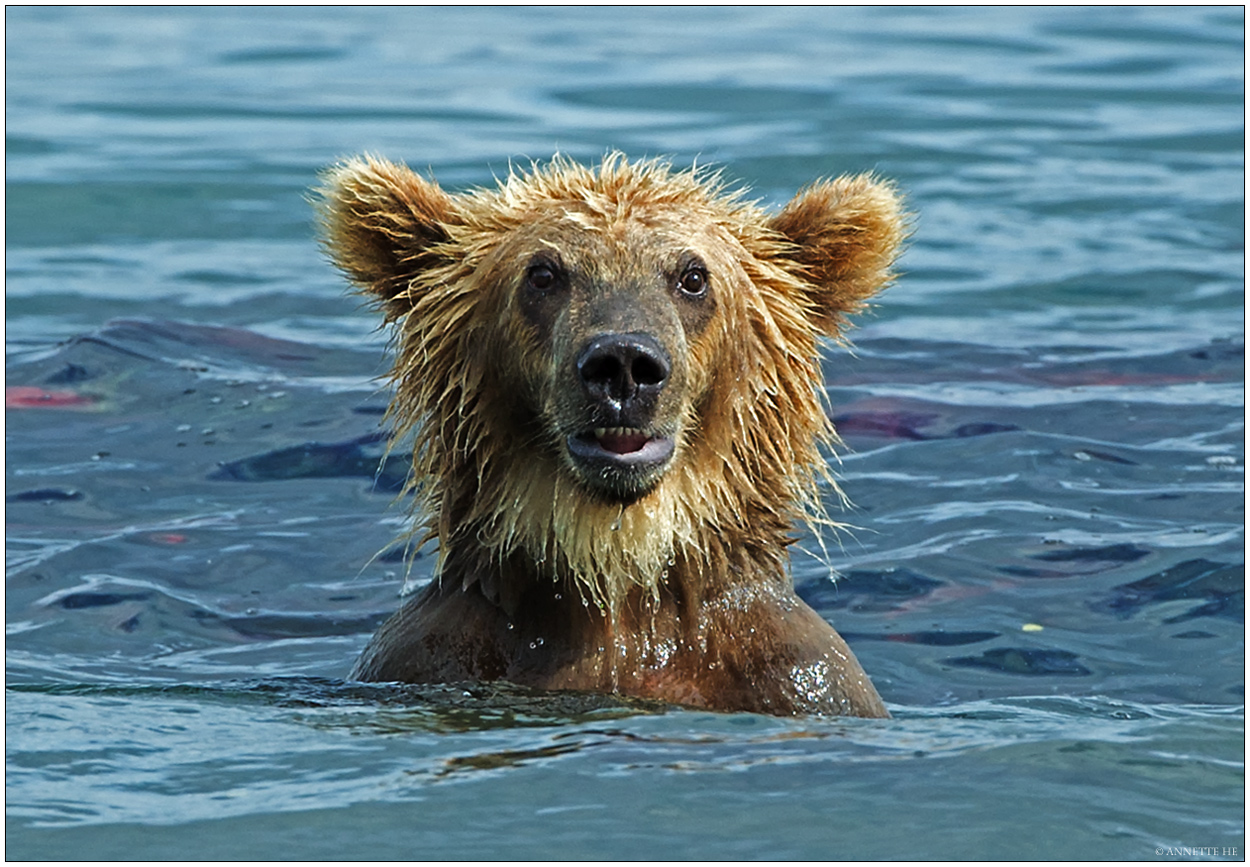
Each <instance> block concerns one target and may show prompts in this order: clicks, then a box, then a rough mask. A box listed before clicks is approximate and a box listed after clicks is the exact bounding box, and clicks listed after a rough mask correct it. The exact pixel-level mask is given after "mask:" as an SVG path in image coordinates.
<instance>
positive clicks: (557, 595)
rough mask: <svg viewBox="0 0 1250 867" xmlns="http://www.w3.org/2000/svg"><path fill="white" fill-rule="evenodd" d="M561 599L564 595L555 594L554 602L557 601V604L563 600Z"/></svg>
mask: <svg viewBox="0 0 1250 867" xmlns="http://www.w3.org/2000/svg"><path fill="white" fill-rule="evenodd" d="M563 598H564V594H562V593H557V594H556V601H557V602H559V601H560V600H561V599H563Z"/></svg>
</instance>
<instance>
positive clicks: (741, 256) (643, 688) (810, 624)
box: [321, 154, 904, 716]
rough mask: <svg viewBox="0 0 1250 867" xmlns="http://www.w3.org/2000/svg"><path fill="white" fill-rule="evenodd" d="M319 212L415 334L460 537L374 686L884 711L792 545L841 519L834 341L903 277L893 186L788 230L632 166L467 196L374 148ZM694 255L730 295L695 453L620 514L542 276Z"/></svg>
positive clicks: (686, 327) (614, 161) (432, 455)
mask: <svg viewBox="0 0 1250 867" xmlns="http://www.w3.org/2000/svg"><path fill="white" fill-rule="evenodd" d="M321 196H322V200H321V201H322V204H321V218H322V223H323V227H324V229H323V231H324V238H325V243H326V246H327V249H328V250H329V252H330V255H331V256H332V258H333V259H334V261H335V262H336V263H337V264H338V265H339V267H340V268H342V269H343V270H344V271H345V272H346V274H347V275H348V276H349V277H350V278H351V279H352V280H353V281H354V282H355V283H356V284H357V285H359V286H360V287H361V288H362V290H364V291H365V292H366V293H368V294H369V295H370V296H371V297H373V298H374V299H375V300H376V301H377V302H378V303H379V305H380V306H381V309H382V310H383V312H384V314H385V316H386V319H387V321H388V322H389V323H393V325H394V326H395V334H396V353H395V365H394V370H393V371H392V378H393V380H394V382H395V387H396V391H395V397H394V400H393V402H392V405H391V408H390V420H391V422H392V424H393V425H394V426H395V428H396V435H397V437H402V436H404V435H406V434H411V435H412V436H413V439H414V442H415V448H414V453H413V473H412V477H411V480H410V482H409V486H410V489H411V490H412V491H413V493H414V494H415V495H416V500H415V504H414V509H415V512H416V514H417V516H418V522H419V523H418V526H419V528H420V530H422V531H424V532H423V535H422V536H421V537H420V538H418V539H416V540H415V541H417V542H418V543H420V542H423V541H426V540H429V539H434V540H436V541H437V542H438V547H439V566H438V571H437V576H436V578H435V581H434V582H432V584H431V585H429V586H428V587H427V588H425V589H424V591H423V592H422V593H421V594H419V595H418V596H417V597H416V598H415V599H413V600H410V601H408V602H407V603H406V604H405V606H404V607H403V609H401V611H400V612H399V613H398V614H397V615H396V616H395V617H394V618H393V619H392V620H391V621H389V622H388V623H387V624H386V625H384V626H383V627H382V629H381V630H379V633H378V635H377V636H375V638H374V640H373V641H372V642H371V644H370V647H369V648H368V649H367V650H366V652H365V654H364V656H363V657H362V659H361V661H360V663H358V667H357V676H359V677H361V678H362V679H372V680H383V679H389V680H410V681H427V682H428V681H451V680H485V679H498V678H504V679H508V680H512V681H515V682H519V683H527V684H531V685H534V686H540V687H545V688H575V689H598V690H604V691H618V692H622V693H626V694H633V695H641V696H646V697H655V698H661V699H666V700H669V701H675V702H679V703H684V704H691V705H700V706H706V707H712V708H718V709H724V710H740V709H741V710H757V711H765V712H772V713H795V712H827V713H854V714H859V715H867V716H876V715H884V713H885V711H884V707H883V706H882V705H881V702H880V699H879V698H878V697H877V695H876V692H875V690H873V688H872V686H871V684H870V683H869V682H868V681H867V678H866V677H865V676H864V675H863V672H862V670H861V669H860V668H859V666H858V663H857V662H856V661H855V660H854V657H853V655H851V653H850V651H849V650H848V649H847V648H846V646H845V644H844V643H842V641H841V639H840V638H839V637H838V636H837V634H836V633H835V632H834V631H833V629H832V628H831V627H829V626H828V624H826V623H825V622H824V621H823V620H822V619H821V618H820V617H819V616H818V615H816V614H815V612H812V611H811V610H810V609H809V608H808V607H807V606H806V605H805V604H804V603H802V602H801V601H800V600H799V599H798V598H797V597H796V596H795V595H794V593H793V588H792V582H791V579H790V577H789V574H788V569H787V567H788V552H787V548H788V546H789V545H790V544H791V542H792V541H793V540H792V535H791V534H792V532H793V528H794V526H795V524H796V523H798V522H807V523H809V524H811V525H813V526H814V527H815V528H816V529H817V530H818V531H819V529H820V527H821V526H828V525H830V522H829V520H828V518H827V516H825V514H824V512H823V509H822V506H821V503H822V496H821V487H822V486H824V485H827V486H829V488H830V489H831V490H833V491H835V492H836V487H835V486H834V485H833V482H832V480H831V479H830V478H829V476H828V471H827V465H826V461H825V459H824V457H823V456H822V452H821V449H822V447H825V446H828V445H830V444H831V443H832V442H833V441H834V439H835V433H834V431H833V428H832V425H831V423H830V421H829V418H828V415H827V413H826V412H825V407H824V405H823V388H822V383H821V375H820V367H819V361H818V355H819V345H818V338H819V337H820V336H821V335H827V336H833V337H837V336H839V335H840V334H841V331H842V329H843V328H844V327H845V323H846V317H847V316H849V315H850V314H853V313H855V312H858V311H859V310H860V309H861V308H862V307H863V305H864V302H865V300H866V299H867V298H868V297H869V296H871V295H872V294H873V293H874V292H876V291H878V290H879V289H880V288H882V287H883V286H884V285H886V284H887V283H888V282H889V280H890V279H891V273H890V268H891V265H892V262H893V260H894V257H895V256H896V254H897V250H898V247H899V244H900V243H901V241H902V238H903V235H904V224H903V220H902V216H901V212H900V207H899V202H898V199H897V196H896V195H895V193H894V191H893V189H892V188H891V187H890V186H889V185H888V184H885V183H883V182H880V181H878V180H875V179H873V178H871V177H867V176H860V177H853V178H840V179H837V180H834V181H827V182H822V183H818V184H815V185H813V186H812V187H809V188H808V189H806V190H804V191H802V192H801V193H800V194H799V195H798V196H796V197H795V199H794V200H793V201H792V202H791V203H790V204H789V205H787V206H786V207H785V208H784V209H783V210H782V211H781V212H780V213H779V214H776V215H768V214H766V213H765V212H763V211H761V210H760V209H758V208H756V207H755V206H753V205H751V204H749V203H746V202H744V201H743V200H742V198H741V196H740V195H738V194H735V193H733V192H730V191H727V190H726V189H725V188H724V187H723V185H722V184H721V183H720V182H719V179H718V178H717V177H716V176H714V175H709V174H706V173H701V172H696V171H673V170H672V169H670V168H669V167H668V166H667V165H665V164H663V163H659V162H643V163H630V162H628V161H627V160H625V159H624V158H623V157H622V156H621V155H619V154H612V155H609V156H608V157H607V158H606V159H605V160H604V161H603V162H602V164H600V165H599V166H596V167H584V166H581V165H578V164H576V163H573V162H571V161H568V160H564V159H560V158H557V159H556V160H553V161H552V162H551V163H549V164H547V165H546V166H542V167H539V166H535V167H533V168H532V169H531V170H530V171H528V172H521V171H516V172H513V173H512V174H510V175H509V176H508V178H507V179H505V180H504V181H502V182H501V183H500V184H499V185H498V187H497V188H493V189H483V190H476V191H472V192H469V193H465V194H459V195H455V196H452V195H448V194H447V193H445V192H444V191H442V190H441V188H439V187H438V186H437V185H436V184H435V183H433V182H431V181H428V180H425V179H423V178H421V177H419V176H418V175H416V174H414V173H412V172H411V171H409V170H408V169H407V168H405V167H403V166H399V165H395V164H392V163H389V162H386V161H383V160H380V159H375V158H360V159H354V160H350V161H348V162H346V163H343V164H342V165H340V166H337V167H335V168H334V169H332V170H330V171H329V172H328V173H327V175H326V177H325V183H324V186H323V188H322V190H321ZM690 249H694V250H697V252H698V253H699V254H700V255H701V256H702V258H703V260H704V261H706V263H707V267H708V271H709V273H711V274H712V275H713V276H714V278H715V281H716V283H715V288H716V290H717V294H716V296H715V304H714V308H713V309H712V310H711V312H710V313H708V312H706V311H704V312H702V313H700V314H699V316H700V317H702V318H700V319H699V320H698V321H697V322H695V323H694V325H691V324H690V323H691V321H692V319H691V316H693V314H690V316H687V318H686V319H683V320H682V323H683V327H681V328H672V329H670V331H672V335H671V341H670V342H671V343H673V345H674V346H677V347H678V348H679V349H680V350H681V351H682V355H681V358H680V359H679V360H680V367H681V370H680V377H678V376H676V375H675V376H674V380H675V382H679V384H678V385H675V386H674V387H673V388H672V389H671V391H672V392H673V396H672V397H671V398H666V399H668V400H670V401H680V405H679V406H676V407H675V408H673V409H672V410H671V412H672V413H674V414H675V415H676V420H675V421H674V425H676V426H678V433H677V437H676V439H677V444H676V455H675V457H674V459H673V462H672V464H671V466H670V467H669V469H668V471H667V472H666V473H664V475H663V476H662V477H661V478H660V479H659V480H658V482H657V483H656V484H655V486H654V487H653V488H651V489H650V490H649V491H647V492H646V493H645V494H643V495H642V496H641V497H639V498H637V499H636V501H629V502H625V501H620V500H613V499H612V498H610V497H605V496H603V495H602V493H601V492H598V491H594V490H591V489H588V487H587V485H586V484H585V479H584V478H580V477H579V476H578V473H577V472H576V471H575V468H574V467H573V466H572V465H571V464H570V462H569V459H568V456H567V454H566V453H565V451H564V449H563V447H562V442H561V441H560V437H559V436H558V434H559V423H560V420H561V418H562V417H563V416H562V413H563V414H564V415H567V411H566V408H565V407H564V406H563V404H562V403H561V401H562V400H563V399H564V395H565V394H566V393H567V391H568V384H567V382H566V377H565V374H564V373H563V372H562V369H556V368H557V367H558V365H556V364H555V362H554V361H553V357H557V356H559V352H558V351H556V350H553V349H552V347H553V346H554V347H557V350H558V347H559V346H560V345H562V344H561V343H560V341H561V340H562V339H564V337H565V335H563V334H561V333H556V334H543V333H541V331H542V329H541V328H536V327H535V326H534V324H533V321H532V320H527V318H526V316H525V315H524V314H523V311H521V310H520V309H519V307H520V304H521V302H520V301H519V300H518V298H519V297H520V295H519V292H518V288H517V287H518V281H519V279H520V276H519V275H521V274H523V273H524V271H525V268H526V265H527V263H528V262H529V261H530V259H531V257H533V256H534V255H535V254H536V253H537V252H539V251H542V250H549V251H551V253H552V255H556V256H563V257H566V258H569V259H570V260H573V261H578V262H580V263H582V265H583V267H584V268H588V269H591V270H593V271H594V274H595V278H596V279H597V280H600V281H601V282H602V283H603V284H604V285H607V286H610V287H617V289H618V290H619V287H620V286H623V285H626V284H629V285H633V284H632V283H630V281H637V283H638V285H639V286H644V285H650V284H649V283H647V282H646V281H647V279H649V278H647V277H646V275H647V274H648V273H650V271H654V270H655V268H656V267H658V266H656V265H654V264H652V263H653V262H659V263H663V262H668V261H675V259H674V257H677V256H680V255H682V251H683V250H690ZM614 291H617V290H614ZM639 297H640V298H643V299H644V300H645V301H646V303H648V304H654V303H657V302H655V301H653V300H652V297H651V296H648V295H646V294H645V293H641V294H640V296H639ZM656 297H659V296H656ZM709 306H710V305H709ZM644 312H645V311H644ZM655 312H659V311H658V309H657V310H656V311H655ZM686 313H687V312H683V313H682V315H683V316H685V315H686ZM626 315H627V314H626ZM566 318H567V317H566ZM669 318H670V319H672V318H673V317H672V316H670V317H669ZM575 336H576V335H575ZM836 495H840V493H838V494H836Z"/></svg>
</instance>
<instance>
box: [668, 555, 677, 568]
mask: <svg viewBox="0 0 1250 867" xmlns="http://www.w3.org/2000/svg"><path fill="white" fill-rule="evenodd" d="M668 565H670V566H676V565H677V560H676V559H675V558H673V557H669V558H668Z"/></svg>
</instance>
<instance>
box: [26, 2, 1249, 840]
mask: <svg viewBox="0 0 1250 867" xmlns="http://www.w3.org/2000/svg"><path fill="white" fill-rule="evenodd" d="M1243 16H1244V13H1243V10H1242V8H1241V7H1224V8H1217V9H1201V8H1190V7H1186V8H1150V9H1129V8H1118V7H1117V8H1098V9H1079V8H1052V9H1017V8H1011V9H980V8H978V9H967V10H959V11H952V10H941V9H921V10H917V9H843V8H793V9H762V8H759V9H756V8H740V7H739V8H732V9H711V8H687V9H660V8H641V9H620V8H615V9H515V8H506V9H504V8H451V9H383V10H364V9H323V8H311V9H307V8H306V9H296V8H290V9H276V10H274V9H268V10H266V9H250V8H232V9H149V8H136V9H103V8H95V9H77V10H71V9H52V8H14V7H9V8H7V9H6V12H5V21H6V161H5V166H6V253H7V256H6V276H7V283H6V304H7V314H6V349H7V367H6V386H7V388H6V404H7V407H8V412H7V413H6V419H7V439H6V458H7V460H6V501H7V541H6V563H7V592H8V595H7V605H6V615H7V616H6V623H7V644H6V662H7V668H6V685H7V690H6V706H5V719H6V809H7V832H6V833H7V855H8V857H9V858H82V857H91V858H249V859H252V858H255V859H263V858H374V857H393V858H504V857H510V858H603V857H650V858H657V857H658V858H819V859H826V858H875V857H882V858H884V857H893V858H969V857H979V858H1039V857H1054V858H1130V859H1139V858H1156V857H1162V858H1170V857H1175V856H1176V855H1178V854H1181V853H1182V852H1183V850H1182V847H1184V848H1185V849H1188V850H1190V851H1189V853H1188V854H1194V852H1193V850H1198V849H1201V850H1202V851H1200V852H1197V853H1196V854H1198V855H1199V856H1203V857H1215V858H1220V857H1230V856H1231V857H1237V858H1243V857H1244V854H1245V848H1244V846H1245V830H1244V820H1243V816H1244V761H1243V760H1244V711H1243V695H1244V687H1243V684H1244V553H1243V552H1244V510H1243V501H1244V499H1243V498H1244V486H1243V480H1244V475H1243V473H1244V387H1243V380H1244V349H1243V343H1244V294H1243V278H1244V243H1243V242H1244V224H1243V214H1244V197H1243V190H1244V165H1243V144H1244V123H1243V103H1244V82H1243V68H1244V50H1243V38H1244V17H1243ZM609 148H620V149H622V150H624V151H626V152H627V153H629V154H630V155H631V156H634V157H643V156H652V155H667V156H670V157H671V158H672V159H673V160H674V162H675V163H676V164H677V165H689V164H690V163H692V162H694V161H696V160H697V161H698V162H699V163H701V164H703V163H711V164H717V165H722V166H724V167H726V171H727V173H728V175H729V176H730V177H731V178H735V179H739V180H740V181H742V182H743V183H745V184H748V185H749V186H750V187H751V188H752V190H753V191H754V194H755V195H756V196H758V197H759V198H760V199H761V200H762V201H763V202H764V203H765V204H769V205H774V206H775V205H780V204H781V203H783V202H784V201H785V200H787V199H788V198H789V197H790V196H791V195H793V194H794V192H795V190H796V189H797V188H799V187H800V186H802V185H803V184H805V183H807V182H809V181H811V180H813V179H815V178H817V177H820V176H827V175H833V174H838V173H841V172H858V171H863V170H870V169H871V170H875V171H877V172H879V173H881V174H882V175H885V176H888V177H891V178H895V179H897V180H898V181H899V183H900V185H901V186H902V188H903V189H904V190H905V191H906V193H907V195H908V197H909V202H910V206H911V208H912V209H913V210H914V211H915V213H916V214H917V221H916V231H915V235H914V237H913V239H912V241H911V244H910V246H909V248H908V251H907V253H906V254H905V256H904V258H903V261H902V263H901V264H902V268H903V269H904V271H905V272H906V274H905V276H904V277H903V279H902V280H901V281H900V282H899V283H898V285H897V286H896V287H894V288H893V289H891V290H890V291H889V292H888V293H887V294H886V295H885V296H883V297H882V298H881V300H880V304H879V306H878V307H877V308H876V309H875V310H874V311H873V313H872V315H871V316H869V317H867V318H866V319H865V320H863V322H862V323H861V327H860V328H859V330H858V331H857V332H856V333H855V335H854V337H855V342H856V347H857V348H856V350H855V351H854V353H850V352H847V351H842V350H837V351H833V352H831V354H830V357H829V359H828V361H827V363H826V373H827V376H828V381H829V391H830V396H831V399H832V405H833V412H834V415H835V418H836V420H837V423H838V426H839V428H840V430H841V431H842V434H843V437H844V438H845V440H846V442H847V447H848V448H847V449H846V450H845V451H844V452H843V453H842V454H841V458H840V460H841V462H840V466H839V472H840V475H841V478H842V479H843V486H844V488H845V489H846V490H847V492H848V493H849V495H850V496H851V498H852V499H853V500H854V502H855V504H856V506H855V509H854V510H853V511H852V512H850V513H849V514H847V515H845V516H844V519H845V520H847V521H849V522H850V523H852V524H854V525H855V526H856V527H857V528H858V529H857V530H855V531H854V532H853V533H852V534H849V535H847V536H846V537H844V538H843V539H842V547H841V548H838V549H834V550H833V551H832V552H831V557H832V561H833V562H832V565H833V566H834V567H835V568H836V569H837V570H838V572H839V573H841V576H842V577H841V579H840V580H839V581H838V582H837V584H836V585H835V584H833V583H831V582H830V581H829V580H828V577H827V569H826V568H825V566H824V565H823V564H821V563H820V562H819V561H817V560H815V559H814V558H812V557H810V556H808V555H804V554H799V555H798V556H797V558H796V561H795V566H794V573H795V581H796V584H797V585H798V587H799V589H800V592H801V593H802V594H803V595H804V596H805V597H806V598H807V599H808V600H809V601H810V602H811V603H812V604H813V605H814V606H815V607H816V608H817V610H819V611H821V613H822V614H824V615H826V616H828V617H829V618H830V620H831V621H832V622H834V623H835V625H836V626H837V627H838V628H839V629H840V630H841V631H842V632H843V634H844V635H846V636H847V638H848V640H849V641H850V643H851V644H852V646H853V647H854V648H855V650H856V652H857V654H858V655H859V657H860V659H861V661H862V662H863V664H864V666H865V668H866V669H867V670H868V671H869V672H870V673H871V674H872V676H873V678H874V681H875V682H876V684H877V686H878V688H879V689H880V691H881V693H882V695H883V696H884V698H885V699H886V701H887V702H888V703H889V704H890V706H891V708H892V710H893V711H894V713H895V719H894V720H893V721H888V722H881V721H860V720H832V721H830V720H814V719H797V720H784V719H769V718H761V717H755V716H750V715H716V714H709V713H699V712H691V711H683V710H675V709H666V708H657V707H653V706H648V705H639V704H634V703H628V702H624V703H621V702H612V701H608V700H603V699H595V698H592V697H578V696H564V697H551V696H535V695H531V694H529V693H527V692H526V691H524V690H515V689H510V688H507V687H503V686H496V687H487V686H483V687H477V688H472V689H467V690H466V689H459V688H433V689H427V688H421V689H416V688H388V687H376V686H363V685H360V684H352V683H349V682H347V681H345V680H344V678H345V677H346V675H347V672H348V671H349V668H350V665H351V662H352V660H353V658H354V656H355V654H356V652H357V651H358V650H359V649H360V648H361V647H362V646H363V643H364V641H365V640H366V639H367V637H368V634H369V633H370V631H371V630H372V628H373V627H374V626H375V625H376V624H377V623H378V622H380V620H381V619H383V618H384V617H385V616H386V615H387V613H388V612H390V611H391V610H393V609H394V608H395V606H396V605H397V603H398V599H397V594H398V591H399V588H400V586H401V584H402V582H403V573H404V566H403V564H402V562H400V560H399V558H397V557H396V555H395V554H394V553H393V552H391V551H390V550H389V545H390V542H391V540H392V539H393V538H394V536H395V534H396V533H397V532H398V531H399V529H400V527H401V525H402V522H403V516H404V509H403V507H402V505H399V504H394V503H392V499H393V490H394V487H395V485H396V484H397V481H398V480H399V479H400V478H401V477H402V467H401V466H400V465H398V464H397V463H396V462H395V461H391V462H389V463H387V464H384V465H381V471H380V472H379V466H380V465H379V459H380V458H381V456H382V444H381V442H380V434H379V426H378V425H379V421H380V413H381V410H382V408H383V407H384V406H385V403H386V400H387V395H386V392H385V390H384V388H383V386H382V385H381V384H380V383H379V381H378V380H377V379H376V377H377V376H378V375H379V374H381V373H382V372H384V371H385V369H386V361H385V348H386V347H385V338H384V335H382V334H380V333H379V332H377V331H376V325H377V322H376V317H375V316H374V315H372V314H371V313H369V312H368V311H367V310H364V309H362V308H361V306H360V304H359V303H358V301H357V300H356V299H353V298H350V297H347V296H346V295H345V286H344V283H343V281H342V279H341V278H340V277H339V276H338V275H337V274H336V273H335V272H334V271H333V270H332V269H331V268H330V266H329V265H327V264H326V262H325V261H324V259H323V257H322V255H321V254H320V252H319V250H318V248H317V245H316V243H315V240H314V232H313V227H312V222H311V214H310V209H309V206H308V203H307V190H308V188H309V187H310V186H312V185H313V184H314V183H315V180H316V173H317V172H318V170H319V169H321V168H322V167H324V166H326V165H327V164H329V163H332V162H333V161H334V160H336V159H338V158H341V157H343V156H347V155H350V154H354V153H358V152H361V151H365V150H368V151H375V152H378V153H381V154H384V155H387V156H389V157H391V158H394V159H401V160H405V161H407V162H409V164H410V165H412V166H413V167H414V168H417V169H420V170H431V171H433V172H434V174H435V175H436V176H437V177H438V179H439V181H440V182H441V183H443V184H444V185H446V186H448V187H450V188H453V189H462V188H466V187H469V186H473V185H481V184H490V183H493V179H494V178H496V177H498V176H500V175H503V174H506V172H507V171H508V167H509V164H510V162H522V163H525V162H528V161H529V160H531V159H540V160H541V159H545V158H548V157H550V156H551V155H552V153H554V152H555V151H557V150H558V151H560V152H563V153H566V154H569V155H571V156H573V157H576V158H578V159H582V160H588V161H593V160H595V159H597V158H599V157H601V156H602V155H603V153H604V152H605V151H606V150H608V149H609ZM379 551H384V552H386V553H383V554H382V555H381V556H380V557H378V558H377V559H373V560H371V559H370V558H372V557H373V555H375V554H376V553H377V552H379ZM429 563H430V558H429V556H428V552H427V553H426V555H425V556H423V557H421V558H420V559H418V560H417V563H416V567H415V569H414V572H413V578H414V580H416V581H423V580H427V579H428V577H429Z"/></svg>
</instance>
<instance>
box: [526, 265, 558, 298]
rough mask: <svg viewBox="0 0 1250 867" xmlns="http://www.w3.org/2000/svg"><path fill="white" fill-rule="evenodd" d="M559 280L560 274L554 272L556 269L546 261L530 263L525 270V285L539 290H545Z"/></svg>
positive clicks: (552, 286)
mask: <svg viewBox="0 0 1250 867" xmlns="http://www.w3.org/2000/svg"><path fill="white" fill-rule="evenodd" d="M559 281H560V275H559V274H558V273H557V272H556V269H555V268H554V267H552V266H551V265H549V264H547V263H546V262H539V263H537V264H535V265H531V266H530V267H529V270H528V271H526V272H525V283H526V285H528V286H529V287H530V288H531V289H535V290H537V291H539V292H546V291H547V290H549V289H552V288H554V287H555V285H556V283H558V282H559Z"/></svg>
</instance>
